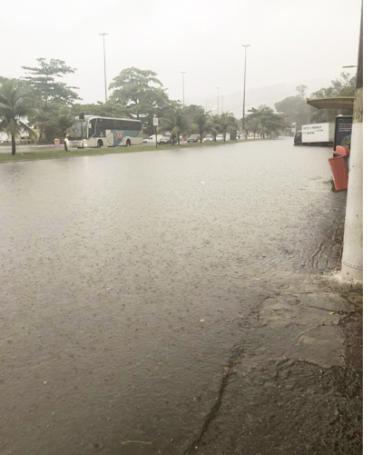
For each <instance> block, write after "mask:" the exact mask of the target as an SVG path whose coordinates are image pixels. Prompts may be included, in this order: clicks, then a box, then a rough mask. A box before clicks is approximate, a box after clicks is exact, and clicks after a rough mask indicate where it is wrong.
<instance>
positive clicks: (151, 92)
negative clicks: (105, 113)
mask: <svg viewBox="0 0 371 455" xmlns="http://www.w3.org/2000/svg"><path fill="white" fill-rule="evenodd" d="M109 88H110V89H112V90H113V92H112V94H111V96H110V101H111V102H113V103H117V104H121V105H122V106H123V107H124V108H125V109H127V111H128V112H129V114H130V115H131V116H132V117H134V118H137V119H141V120H142V121H143V123H144V124H145V125H149V124H150V120H151V118H152V117H153V115H154V114H156V115H158V114H159V112H160V111H161V110H162V109H163V108H164V107H166V105H167V104H168V103H169V98H168V96H167V94H166V92H165V90H164V88H163V85H162V83H161V81H160V80H159V79H158V78H157V74H156V73H155V72H154V71H150V70H141V69H139V68H135V67H131V68H126V69H123V70H122V71H121V72H120V74H119V75H118V76H117V77H115V79H114V80H113V81H112V83H111V84H110V87H109Z"/></svg>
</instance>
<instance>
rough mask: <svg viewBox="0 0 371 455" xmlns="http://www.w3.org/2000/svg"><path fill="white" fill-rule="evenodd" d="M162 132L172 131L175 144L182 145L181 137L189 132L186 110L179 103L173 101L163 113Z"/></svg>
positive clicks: (161, 120)
mask: <svg viewBox="0 0 371 455" xmlns="http://www.w3.org/2000/svg"><path fill="white" fill-rule="evenodd" d="M160 122H161V125H162V127H161V130H163V131H170V132H171V138H172V142H173V143H175V142H176V143H177V144H178V145H179V144H180V135H181V134H183V133H184V132H186V131H187V129H188V121H187V118H186V115H185V113H184V108H183V106H181V105H180V104H179V103H178V102H176V101H172V102H171V103H170V104H169V106H168V107H167V108H166V110H165V111H164V112H163V117H162V118H161V119H160Z"/></svg>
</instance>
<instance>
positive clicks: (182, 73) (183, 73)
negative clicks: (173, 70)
mask: <svg viewBox="0 0 371 455" xmlns="http://www.w3.org/2000/svg"><path fill="white" fill-rule="evenodd" d="M180 74H181V75H182V100H183V107H184V75H185V74H186V73H185V71H182V72H181V73H180Z"/></svg>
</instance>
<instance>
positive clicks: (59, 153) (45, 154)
mask: <svg viewBox="0 0 371 455" xmlns="http://www.w3.org/2000/svg"><path fill="white" fill-rule="evenodd" d="M235 143H236V142H206V143H204V144H199V143H192V144H181V145H159V146H158V147H157V149H156V147H155V146H154V145H132V146H130V147H102V148H86V149H70V151H68V152H66V151H65V150H64V149H61V148H53V147H50V149H48V148H43V149H42V150H35V151H32V152H24V153H22V152H17V153H16V154H15V155H11V154H10V152H9V154H8V153H0V163H9V162H13V161H33V160H50V159H57V158H75V157H80V156H95V155H108V154H118V153H135V152H155V151H161V150H179V149H184V148H192V147H213V146H216V145H218V146H219V145H226V144H235Z"/></svg>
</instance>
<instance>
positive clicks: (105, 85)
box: [99, 32, 108, 103]
mask: <svg viewBox="0 0 371 455" xmlns="http://www.w3.org/2000/svg"><path fill="white" fill-rule="evenodd" d="M99 35H100V36H101V37H102V41H103V69H104V98H105V100H106V103H107V67H106V66H107V65H106V36H107V35H108V33H105V32H103V33H99Z"/></svg>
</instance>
